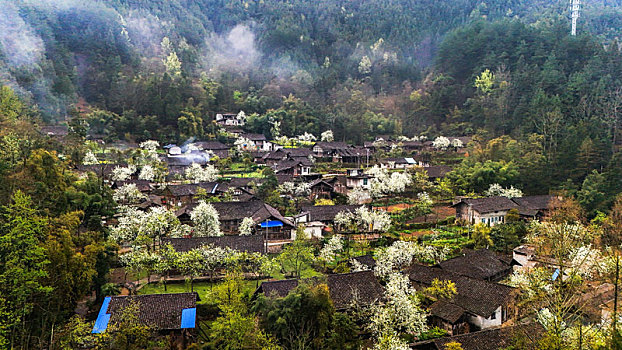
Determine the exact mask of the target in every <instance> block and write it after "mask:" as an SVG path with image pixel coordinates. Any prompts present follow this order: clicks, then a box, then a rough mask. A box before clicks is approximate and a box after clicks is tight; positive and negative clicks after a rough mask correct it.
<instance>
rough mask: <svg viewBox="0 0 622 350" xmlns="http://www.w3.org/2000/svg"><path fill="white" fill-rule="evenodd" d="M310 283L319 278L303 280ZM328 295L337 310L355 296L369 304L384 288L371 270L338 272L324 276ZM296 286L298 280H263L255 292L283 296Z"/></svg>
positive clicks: (363, 302)
mask: <svg viewBox="0 0 622 350" xmlns="http://www.w3.org/2000/svg"><path fill="white" fill-rule="evenodd" d="M305 281H308V282H312V283H318V282H320V280H319V279H311V280H305ZM326 284H327V285H328V290H329V291H330V297H331V299H332V301H333V304H334V305H335V308H336V309H338V310H341V309H345V308H347V307H348V306H349V305H350V303H351V301H352V300H353V299H354V298H355V297H357V298H358V300H359V302H360V303H361V304H362V305H369V304H371V303H373V302H374V301H376V300H379V299H381V298H382V296H383V293H384V288H383V287H382V286H381V285H380V282H378V279H376V276H375V275H374V273H373V271H360V272H350V273H340V274H334V275H327V276H326ZM297 286H298V280H282V281H267V282H263V283H262V284H261V286H260V287H259V289H258V290H257V292H259V293H264V294H265V295H267V296H276V297H284V296H286V295H287V294H288V293H289V292H290V291H292V290H293V289H295V288H296V287H297Z"/></svg>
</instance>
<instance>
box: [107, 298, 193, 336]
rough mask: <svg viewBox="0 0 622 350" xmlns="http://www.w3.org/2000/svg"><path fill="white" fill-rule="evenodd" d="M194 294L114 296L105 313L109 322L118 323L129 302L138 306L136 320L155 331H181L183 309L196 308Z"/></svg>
mask: <svg viewBox="0 0 622 350" xmlns="http://www.w3.org/2000/svg"><path fill="white" fill-rule="evenodd" d="M197 299H198V295H197V294H196V293H176V294H147V295H134V296H114V297H111V298H110V304H109V305H108V311H107V313H109V314H111V316H110V322H111V323H114V322H118V321H119V317H120V316H121V310H122V309H123V308H124V307H126V306H127V305H128V303H129V302H130V300H132V301H134V302H136V303H137V304H138V309H139V311H138V320H139V321H140V322H141V323H142V324H144V325H148V326H150V327H153V328H155V329H156V330H166V329H181V313H182V310H183V309H189V308H196V302H197Z"/></svg>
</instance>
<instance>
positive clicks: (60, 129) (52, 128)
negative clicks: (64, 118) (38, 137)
mask: <svg viewBox="0 0 622 350" xmlns="http://www.w3.org/2000/svg"><path fill="white" fill-rule="evenodd" d="M39 130H40V131H41V134H43V135H48V136H67V134H69V128H68V127H67V125H45V126H42V127H41V128H40V129H39Z"/></svg>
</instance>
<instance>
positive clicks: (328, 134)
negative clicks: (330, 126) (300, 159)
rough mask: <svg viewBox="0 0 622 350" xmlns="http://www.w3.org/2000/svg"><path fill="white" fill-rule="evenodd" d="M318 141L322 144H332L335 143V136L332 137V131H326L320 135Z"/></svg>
mask: <svg viewBox="0 0 622 350" xmlns="http://www.w3.org/2000/svg"><path fill="white" fill-rule="evenodd" d="M320 140H321V141H322V142H333V141H335V136H334V135H333V131H332V130H326V131H324V132H323V133H322V134H321V135H320Z"/></svg>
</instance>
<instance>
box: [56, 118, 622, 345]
mask: <svg viewBox="0 0 622 350" xmlns="http://www.w3.org/2000/svg"><path fill="white" fill-rule="evenodd" d="M244 121H245V116H244V113H243V112H240V113H238V114H234V113H231V114H226V113H222V114H217V115H216V117H215V119H214V121H213V123H215V124H216V125H218V127H219V134H218V137H217V139H215V140H194V139H190V140H188V141H186V142H185V143H184V144H182V145H175V144H168V145H160V144H159V143H158V142H157V141H145V142H143V143H141V144H131V143H123V142H116V143H112V144H107V143H106V142H105V141H103V140H101V139H98V138H97V135H93V136H90V137H89V139H90V140H89V141H87V147H88V148H89V149H90V151H88V153H87V155H86V156H85V158H84V162H83V164H82V165H81V166H79V167H78V169H76V171H78V172H79V173H81V174H83V176H89V175H88V174H89V173H91V176H93V175H94V176H97V177H99V178H101V181H103V182H104V183H105V184H107V185H108V186H110V187H111V188H112V189H113V191H114V200H115V201H117V203H119V204H120V207H119V210H118V214H116V215H115V216H114V217H108V218H105V219H104V221H103V223H104V225H106V226H107V227H109V228H110V232H111V236H110V238H111V239H112V240H114V241H116V242H117V244H118V246H119V249H120V250H119V266H118V267H117V268H115V269H113V271H111V274H110V282H111V284H112V285H113V286H114V287H113V288H112V289H111V290H113V291H116V293H117V294H111V295H107V296H106V297H105V299H104V301H103V304H101V305H99V306H100V308H99V314H98V316H97V319H96V321H95V325H94V327H93V329H92V333H94V334H99V333H104V332H107V331H108V324H112V323H113V322H114V321H115V320H116V321H119V320H120V318H121V317H123V316H122V315H123V310H124V308H125V307H127V306H128V305H130V304H133V303H137V305H138V309H137V310H135V312H136V313H137V317H138V319H139V320H140V322H144V323H145V324H148V325H149V326H153V327H155V329H156V330H157V331H158V332H159V334H161V335H167V336H170V337H171V338H170V339H171V344H173V345H172V346H173V347H177V348H180V349H181V348H185V347H187V346H188V344H191V343H194V342H201V338H202V332H203V331H202V330H201V328H202V327H203V324H205V323H207V322H210V321H209V320H210V319H211V317H212V316H210V315H209V312H208V311H206V309H205V307H204V306H203V307H202V304H203V305H205V303H208V304H209V299H210V298H212V297H213V296H212V293H213V288H214V286H218V285H223V284H224V285H227V284H228V283H231V280H232V279H233V280H235V279H236V278H237V279H238V280H237V283H238V284H237V288H243V289H244V290H245V293H247V295H248V296H249V298H250V302H257V300H258V299H260V298H273V299H274V298H276V299H278V298H285V297H287V296H288V294H290V293H292V292H293V291H295V290H296V288H297V287H298V286H300V285H312V286H313V285H315V286H317V285H320V284H322V285H326V286H327V288H328V295H329V296H330V300H331V302H332V305H334V309H335V311H336V312H338V313H344V314H349V315H351V317H352V319H353V320H354V322H356V323H358V324H359V325H361V327H360V328H359V329H360V331H359V332H358V334H357V337H358V338H359V341H360V342H361V344H365V343H366V342H369V341H371V340H370V339H373V338H374V337H377V336H378V334H389V336H390V337H395V338H396V339H397V334H403V335H404V334H405V335H407V339H410V340H409V342H408V347H409V348H411V349H437V350H444V349H453V348H451V347H450V346H452V344H453V346H461V347H459V348H460V349H465V350H467V349H498V348H499V347H500V346H507V347H510V346H513V344H515V343H516V342H517V341H521V342H522V343H521V344H530V345H524V346H525V347H518V348H534V349H535V348H537V345H535V344H537V339H538V337H539V335H540V334H542V333H543V329H542V326H541V324H540V323H538V322H537V321H536V319H537V318H538V317H539V315H537V314H535V315H534V313H533V312H532V311H531V310H530V309H529V308H524V307H522V306H521V305H524V304H523V303H524V302H525V298H524V294H526V293H530V291H529V292H528V291H526V290H522V289H521V288H523V287H525V288H530V286H529V287H527V286H526V285H523V284H521V281H520V278H521V276H522V277H523V278H525V276H528V275H523V274H522V273H525V272H526V271H534V269H537V270H538V271H540V273H543V274H545V275H547V274H548V275H549V277H548V279H549V281H548V282H550V283H551V284H552V285H553V286H554V285H555V281H556V279H559V280H560V281H561V280H562V279H563V280H566V279H572V278H574V277H575V274H579V272H577V271H575V270H574V268H575V267H576V266H573V263H574V261H572V262H571V261H568V260H567V257H559V256H557V255H555V249H554V248H553V249H550V246H549V245H548V244H546V243H543V242H538V244H537V245H534V244H535V241H533V242H530V241H529V237H526V236H527V231H528V228H529V227H534V225H546V222H548V221H549V220H551V218H552V217H554V216H555V215H557V214H556V213H559V212H563V211H564V209H565V208H567V207H568V203H567V200H566V198H564V196H563V195H562V194H549V195H535V196H523V194H522V192H521V191H520V190H517V189H515V188H513V187H510V188H503V187H501V186H500V185H495V184H493V185H491V186H490V188H489V189H488V190H487V191H485V192H484V193H471V194H470V195H468V196H453V195H452V193H451V191H449V190H447V188H446V187H447V185H446V183H445V181H446V180H445V175H446V174H448V173H450V172H451V170H452V166H453V165H455V164H457V163H458V162H460V161H461V160H462V159H463V158H465V157H469V153H468V152H469V145H472V144H473V143H474V142H475V143H476V142H477V140H473V138H472V137H464V136H463V137H443V136H439V137H436V138H435V139H433V140H427V139H426V138H425V137H416V136H415V137H412V138H408V137H403V136H401V137H394V136H378V137H377V138H376V140H375V141H374V142H365V144H363V145H351V144H347V143H345V142H339V141H335V140H334V139H333V136H332V132H331V131H326V132H324V133H322V134H321V135H318V137H315V136H314V135H311V134H305V135H301V136H299V137H294V138H288V137H287V136H281V137H278V138H277V139H275V140H268V139H267V138H266V137H265V136H264V135H263V134H253V133H247V132H245V131H244ZM275 127H277V128H278V125H275ZM44 132H46V133H47V136H48V137H51V138H59V137H61V138H62V137H63V136H64V135H65V133H64V132H63V130H62V128H61V130H60V131H59V130H58V128H57V129H55V130H51V129H49V130H44ZM318 139H319V140H318ZM553 246H554V244H553ZM582 264H585V262H582ZM232 276H234V277H232ZM236 276H237V277H236ZM592 277H593V278H592V279H590V280H587V282H582V284H587V285H589V287H588V288H587V290H585V291H584V294H583V298H582V300H581V301H580V302H579V301H573V306H572V307H575V306H576V305H574V304H578V303H582V307H581V308H579V309H580V315H581V316H580V317H584V318H586V319H589V320H592V321H593V322H603V323H607V322H609V321H610V319H611V317H612V316H611V314H612V313H614V315H615V311H614V309H615V308H614V305H613V300H614V287H613V284H611V283H607V282H603V280H602V278H597V277H596V275H594V276H592ZM599 277H600V276H599ZM546 280H547V278H545V279H544V281H546ZM532 282H533V281H532ZM527 284H529V283H527ZM396 288H397V290H395V289H396ZM403 304H406V305H403ZM95 307H97V305H96V306H95ZM565 307H569V306H567V305H565ZM576 307H577V308H578V306H576ZM362 310H364V311H362ZM361 314H364V315H367V316H361ZM357 317H358V318H357ZM613 317H615V316H613ZM387 330H390V331H389V333H387ZM300 336H303V335H302V334H301V335H300ZM304 336H310V334H304ZM517 339H518V340H517ZM525 339H527V340H525ZM390 341H391V340H390ZM396 344H397V343H396ZM448 344H449V345H448ZM456 344H457V345H456ZM396 346H397V345H396ZM396 348H399V347H396ZM456 349H458V347H456Z"/></svg>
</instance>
